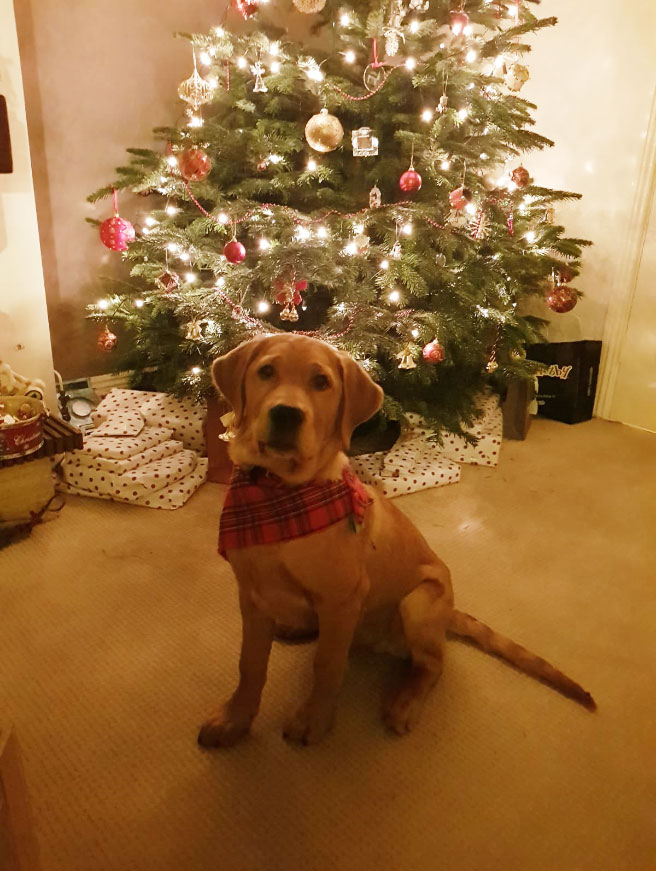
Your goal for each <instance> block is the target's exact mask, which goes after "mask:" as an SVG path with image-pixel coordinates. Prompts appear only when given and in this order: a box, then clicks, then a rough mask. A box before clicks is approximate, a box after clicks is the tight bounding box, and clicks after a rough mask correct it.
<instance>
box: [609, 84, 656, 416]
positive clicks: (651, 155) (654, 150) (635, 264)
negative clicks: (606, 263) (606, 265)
mask: <svg viewBox="0 0 656 871" xmlns="http://www.w3.org/2000/svg"><path fill="white" fill-rule="evenodd" d="M635 191H636V196H635V200H634V202H633V208H632V210H631V216H630V218H629V225H628V227H629V231H628V234H627V238H626V241H625V243H624V251H623V253H622V257H621V260H620V263H619V267H618V270H617V274H616V277H615V281H614V282H613V286H612V288H611V297H610V300H609V302H608V311H607V314H606V322H605V324H604V337H603V345H602V354H601V368H600V372H599V384H598V389H597V400H596V403H595V415H596V416H597V417H604V418H607V419H608V420H615V419H616V418H615V417H614V416H613V410H612V409H613V401H614V398H615V386H616V383H617V374H618V372H619V369H620V364H621V361H622V354H623V352H624V344H625V342H624V340H625V337H626V331H627V327H628V324H629V318H630V316H631V309H632V308H633V299H634V296H635V290H636V284H637V281H638V274H639V272H640V264H641V261H642V252H643V249H644V244H645V236H646V235H647V228H648V226H649V215H650V212H651V208H652V202H653V198H654V194H655V193H656V88H655V89H654V92H653V94H652V101H651V110H650V113H649V123H648V126H647V134H646V137H645V144H644V147H643V149H642V157H641V159H640V166H639V168H638V176H637V178H636V186H635Z"/></svg>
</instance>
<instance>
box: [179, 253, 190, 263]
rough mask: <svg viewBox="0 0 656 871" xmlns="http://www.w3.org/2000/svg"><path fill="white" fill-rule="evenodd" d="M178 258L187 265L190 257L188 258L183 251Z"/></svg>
mask: <svg viewBox="0 0 656 871" xmlns="http://www.w3.org/2000/svg"><path fill="white" fill-rule="evenodd" d="M178 256H179V258H180V260H182V262H183V263H188V262H189V261H190V260H191V257H190V256H189V254H188V253H187V252H186V251H183V252H182V253H181V254H179V255H178Z"/></svg>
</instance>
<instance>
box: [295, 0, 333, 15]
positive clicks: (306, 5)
mask: <svg viewBox="0 0 656 871" xmlns="http://www.w3.org/2000/svg"><path fill="white" fill-rule="evenodd" d="M292 2H293V4H294V6H295V7H296V8H297V9H298V11H299V12H302V13H303V14H304V15H314V14H315V13H316V12H321V10H322V9H323V7H324V6H325V5H326V0H292Z"/></svg>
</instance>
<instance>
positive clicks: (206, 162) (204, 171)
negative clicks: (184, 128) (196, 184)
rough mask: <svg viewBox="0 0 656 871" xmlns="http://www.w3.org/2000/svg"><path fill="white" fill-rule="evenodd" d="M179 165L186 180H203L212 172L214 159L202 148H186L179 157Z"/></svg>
mask: <svg viewBox="0 0 656 871" xmlns="http://www.w3.org/2000/svg"><path fill="white" fill-rule="evenodd" d="M178 166H179V168H180V175H181V176H182V178H184V179H185V180H186V181H202V180H203V179H204V178H207V176H208V175H209V174H210V170H211V169H212V161H211V160H210V158H209V157H208V156H207V154H206V153H205V152H204V151H203V149H202V148H186V149H185V150H184V151H183V152H182V154H181V155H180V156H179V158H178Z"/></svg>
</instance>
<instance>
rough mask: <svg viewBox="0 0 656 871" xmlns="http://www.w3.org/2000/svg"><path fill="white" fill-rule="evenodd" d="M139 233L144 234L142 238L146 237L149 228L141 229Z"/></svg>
mask: <svg viewBox="0 0 656 871" xmlns="http://www.w3.org/2000/svg"><path fill="white" fill-rule="evenodd" d="M141 232H142V233H143V234H144V236H147V235H148V234H149V233H150V228H149V227H142V228H141Z"/></svg>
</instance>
